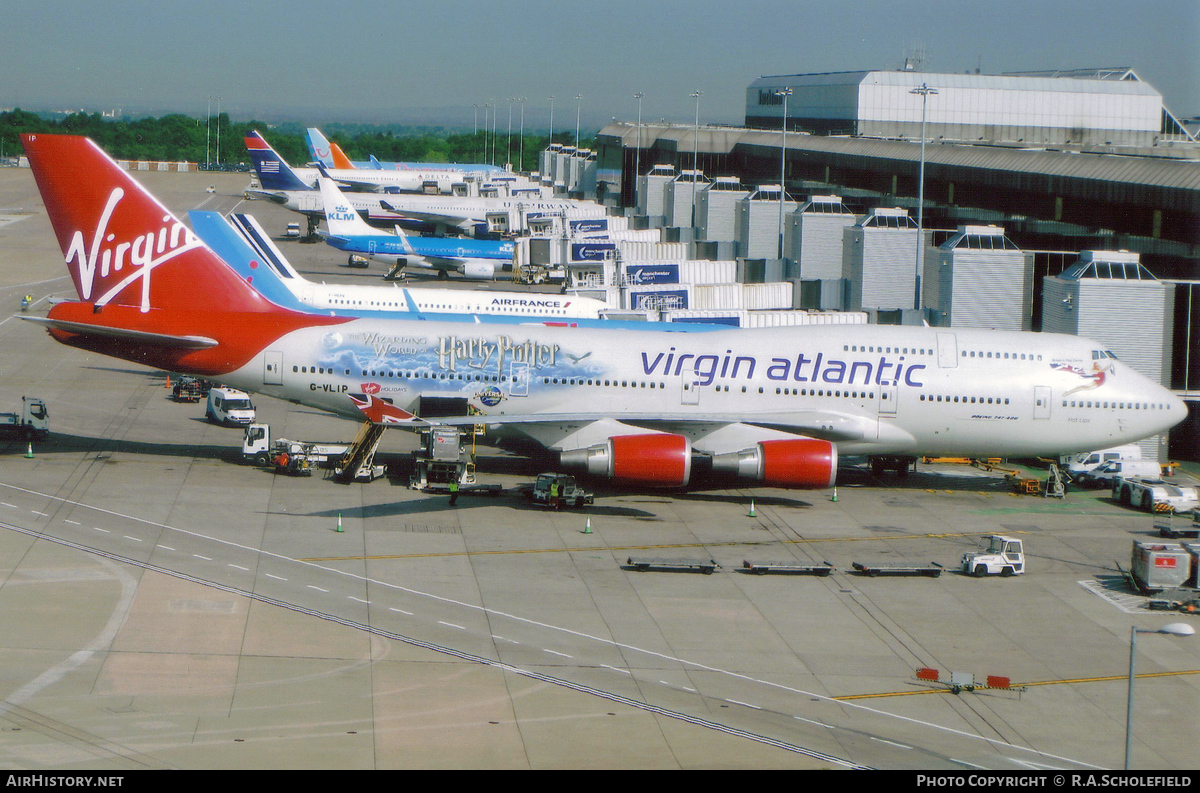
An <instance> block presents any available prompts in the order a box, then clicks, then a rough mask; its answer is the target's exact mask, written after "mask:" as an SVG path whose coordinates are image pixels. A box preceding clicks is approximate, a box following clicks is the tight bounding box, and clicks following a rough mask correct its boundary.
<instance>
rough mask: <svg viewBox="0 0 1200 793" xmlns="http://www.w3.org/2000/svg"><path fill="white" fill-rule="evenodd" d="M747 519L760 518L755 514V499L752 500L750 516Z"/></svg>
mask: <svg viewBox="0 0 1200 793" xmlns="http://www.w3.org/2000/svg"><path fill="white" fill-rule="evenodd" d="M746 517H748V518H756V517H758V515H757V514H756V513H755V512H754V499H750V514H749V515H747V516H746Z"/></svg>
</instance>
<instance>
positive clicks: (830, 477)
mask: <svg viewBox="0 0 1200 793" xmlns="http://www.w3.org/2000/svg"><path fill="white" fill-rule="evenodd" d="M837 462H838V455H837V447H836V446H834V445H833V444H832V443H830V442H829V441H821V440H815V439H813V438H796V439H795V440H787V439H785V440H777V441H760V442H758V443H756V444H755V445H754V446H752V447H751V448H749V449H744V450H743V451H740V452H733V453H732V454H717V455H713V470H714V471H725V472H728V473H733V474H737V475H738V476H741V477H744V478H746V479H756V480H758V481H760V482H763V483H765V484H768V485H774V486H777V487H792V488H798V489H801V490H805V489H807V490H817V489H820V488H824V487H833V483H834V482H835V481H836V480H837Z"/></svg>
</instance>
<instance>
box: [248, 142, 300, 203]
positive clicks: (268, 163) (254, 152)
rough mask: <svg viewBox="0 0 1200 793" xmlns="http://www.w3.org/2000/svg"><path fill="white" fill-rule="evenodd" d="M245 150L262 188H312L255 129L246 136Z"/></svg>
mask: <svg viewBox="0 0 1200 793" xmlns="http://www.w3.org/2000/svg"><path fill="white" fill-rule="evenodd" d="M245 140H246V150H247V151H248V152H250V160H251V161H252V162H253V163H254V172H255V173H256V174H258V181H259V184H261V185H262V187H263V189H264V190H312V189H313V188H312V185H309V184H306V183H305V182H304V181H303V180H301V179H300V177H298V176H296V173H295V171H293V170H292V167H291V166H290V165H288V164H287V162H286V161H285V160H284V159H283V158H282V157H280V156H279V154H278V153H276V151H275V150H274V149H272V148H271V144H269V143H267V141H266V140H265V139H264V138H263V136H262V135H260V134H259V133H258V132H257V131H255V132H251V133H250V134H249V135H247V136H246V139H245Z"/></svg>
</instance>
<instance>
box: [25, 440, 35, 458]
mask: <svg viewBox="0 0 1200 793" xmlns="http://www.w3.org/2000/svg"><path fill="white" fill-rule="evenodd" d="M25 459H27V460H32V459H33V443H32V442H30V444H29V448H28V449H27V450H26V451H25Z"/></svg>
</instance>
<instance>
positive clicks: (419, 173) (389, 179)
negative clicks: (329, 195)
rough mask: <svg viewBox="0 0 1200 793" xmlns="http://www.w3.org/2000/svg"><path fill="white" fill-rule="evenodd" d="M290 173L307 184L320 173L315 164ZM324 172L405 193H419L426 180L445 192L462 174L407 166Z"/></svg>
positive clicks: (380, 188)
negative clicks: (412, 168)
mask: <svg viewBox="0 0 1200 793" xmlns="http://www.w3.org/2000/svg"><path fill="white" fill-rule="evenodd" d="M292 173H294V174H296V178H298V179H299V180H300V181H302V182H305V183H307V184H310V185H313V186H314V187H315V186H316V184H317V179H318V177H320V176H321V171H320V170H319V169H317V168H292ZM325 173H327V174H329V177H330V178H331V179H333V180H335V181H341V182H345V183H352V184H356V185H373V186H375V187H376V188H377V189H378V190H380V191H385V190H386V188H394V189H396V190H401V191H404V192H406V193H419V192H421V191H422V190H423V189H424V188H425V186H426V185H427V184H436V185H437V187H438V191H439V192H442V193H449V192H451V191H452V190H453V187H454V184H455V183H456V182H461V181H463V179H464V178H466V175H465V174H464V173H463V172H462V171H434V170H407V171H397V170H390V171H378V170H361V171H360V170H357V169H352V170H347V169H344V168H332V169H326V171H325Z"/></svg>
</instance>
